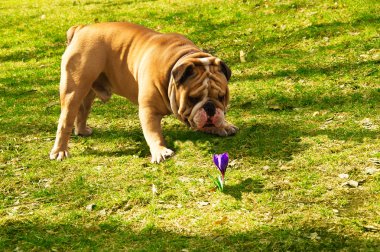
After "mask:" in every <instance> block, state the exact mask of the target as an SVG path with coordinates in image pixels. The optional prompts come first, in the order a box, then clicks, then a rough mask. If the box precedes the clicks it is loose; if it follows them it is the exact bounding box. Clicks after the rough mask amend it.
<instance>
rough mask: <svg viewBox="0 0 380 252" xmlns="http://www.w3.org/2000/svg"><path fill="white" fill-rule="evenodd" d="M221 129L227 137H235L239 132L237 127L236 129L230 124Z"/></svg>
mask: <svg viewBox="0 0 380 252" xmlns="http://www.w3.org/2000/svg"><path fill="white" fill-rule="evenodd" d="M223 128H224V130H225V132H226V134H227V136H231V135H235V134H236V133H237V132H238V131H239V128H238V127H236V126H235V125H233V124H230V123H226V124H225V125H224V126H223Z"/></svg>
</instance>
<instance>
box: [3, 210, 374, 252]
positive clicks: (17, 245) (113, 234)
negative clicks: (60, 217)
mask: <svg viewBox="0 0 380 252" xmlns="http://www.w3.org/2000/svg"><path fill="white" fill-rule="evenodd" d="M83 218H85V219H88V220H87V221H86V222H87V225H85V226H82V225H75V226H74V225H72V224H67V223H49V222H48V221H43V222H42V221H40V220H32V221H14V220H8V221H5V222H3V223H2V224H0V238H1V239H0V246H1V247H2V248H4V249H5V250H20V249H21V250H53V251H56V250H58V251H68V250H85V251H86V250H91V251H94V250H95V251H103V250H106V251H108V250H111V251H181V250H184V249H186V250H190V251H206V250H207V251H337V250H344V251H351V250H353V249H354V250H360V251H376V250H377V249H379V248H380V244H379V241H378V240H376V239H370V238H369V239H358V238H357V237H355V235H354V234H346V233H338V232H334V229H332V228H331V227H330V226H329V224H328V223H326V224H324V225H325V226H321V227H318V226H316V225H315V223H310V224H309V225H307V224H305V225H304V226H303V227H300V228H279V227H273V226H267V225H263V226H261V227H256V228H251V229H250V231H248V232H243V233H231V231H229V228H228V226H229V223H228V222H227V223H225V224H223V225H221V226H220V228H216V229H217V230H215V232H214V234H212V233H213V232H209V234H203V235H184V234H181V233H175V232H170V231H164V230H162V229H159V228H157V227H155V226H154V225H150V226H147V227H146V228H145V229H143V230H142V231H137V232H136V231H135V230H134V229H133V228H132V227H129V225H128V224H126V223H123V222H121V221H119V220H117V219H115V218H111V217H109V221H103V222H100V224H99V225H96V224H95V225H94V224H91V219H90V218H86V217H83ZM83 220H84V219H83ZM322 225H323V224H322ZM313 234H314V235H313Z"/></svg>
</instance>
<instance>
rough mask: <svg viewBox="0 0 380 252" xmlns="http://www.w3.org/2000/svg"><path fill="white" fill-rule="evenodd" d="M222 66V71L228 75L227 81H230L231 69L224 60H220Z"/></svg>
mask: <svg viewBox="0 0 380 252" xmlns="http://www.w3.org/2000/svg"><path fill="white" fill-rule="evenodd" d="M220 68H221V70H222V72H223V73H224V75H225V76H226V79H227V81H229V80H230V78H231V74H232V73H231V69H230V68H229V67H228V66H227V65H226V63H224V62H223V61H221V62H220Z"/></svg>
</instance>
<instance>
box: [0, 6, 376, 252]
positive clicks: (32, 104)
mask: <svg viewBox="0 0 380 252" xmlns="http://www.w3.org/2000/svg"><path fill="white" fill-rule="evenodd" d="M0 17H1V18H0V111H1V112H0V250H1V251H4V250H5V251H71V250H78V251H82V250H84V251H184V252H186V251H380V134H379V133H380V78H379V77H380V74H379V72H380V65H379V62H380V2H379V1H377V0H361V1H360V0H347V1H327V0H326V1H322V0H319V1H306V0H304V1H301V0H284V1H280V0H279V1H269V0H268V1H265V0H262V1H258V0H257V1H256V0H254V1H249V0H240V1H237V0H230V1H219V0H213V1H198V0H196V1H185V0H178V1H176V0H159V1H133V0H132V1H121V0H118V1H110V0H108V1H107V0H104V1H102V0H92V1H90V0H80V1H79V0H70V1H68V0H50V1H48V0H35V1H32V0H31V1H27V0H18V1H16V0H5V1H1V2H0ZM103 21H131V22H135V23H139V24H143V25H145V26H147V27H150V28H153V29H155V30H159V31H161V32H178V33H182V34H185V35H186V36H187V37H189V38H190V39H191V40H193V41H194V42H195V43H196V44H197V45H198V46H199V47H200V48H203V49H204V50H207V51H209V52H212V53H213V54H214V55H217V56H218V57H220V58H222V59H223V60H224V61H225V62H226V63H227V64H228V65H229V66H230V68H231V69H232V72H233V77H232V79H231V82H230V90H231V104H230V107H229V111H228V114H227V118H228V119H229V120H230V121H231V122H232V123H234V124H235V125H237V126H238V127H239V128H240V131H239V133H238V134H237V135H236V136H233V137H227V138H221V137H215V136H211V135H205V134H203V133H199V132H193V131H191V130H190V129H188V128H186V126H184V125H182V124H181V123H180V122H179V121H178V120H176V119H175V118H174V117H173V116H170V117H167V118H165V120H164V124H163V127H164V134H165V139H166V140H167V142H168V146H169V147H170V148H172V149H174V150H175V152H176V155H175V156H174V157H172V158H171V159H170V160H168V161H166V162H164V163H162V164H159V165H157V164H150V162H149V161H150V158H149V155H150V154H149V148H148V147H147V145H146V142H145V140H144V137H143V135H142V131H141V128H140V125H139V121H138V111H137V108H136V107H135V106H134V105H132V104H131V103H129V102H128V101H126V100H125V99H123V98H120V97H117V96H114V97H113V98H112V99H111V101H110V102H109V103H107V104H102V103H101V102H100V101H96V102H95V104H94V107H93V112H92V113H91V115H90V119H89V124H90V125H91V126H92V127H93V129H94V135H93V136H91V137H88V138H80V137H73V138H72V139H71V142H70V147H71V149H70V150H71V158H70V159H67V160H65V161H63V162H56V161H50V160H49V155H48V154H49V151H50V149H51V147H52V146H53V143H54V137H55V131H56V125H57V120H58V117H59V112H60V106H59V93H58V84H59V73H60V57H61V55H62V53H63V51H64V49H65V36H66V30H67V29H68V28H69V27H70V26H72V25H76V24H89V23H93V22H103ZM241 54H242V55H244V56H240V55H241ZM243 61H245V62H243ZM222 152H228V153H229V156H230V161H231V164H230V166H229V167H228V170H227V173H226V187H225V190H224V192H219V191H215V188H214V187H213V184H212V182H211V181H210V179H209V177H208V174H209V173H210V174H212V175H216V174H217V170H216V168H215V166H214V164H213V162H212V154H214V153H222ZM342 174H345V175H342ZM349 180H353V181H357V182H358V183H359V185H358V186H357V187H350V186H348V185H346V182H348V181H349ZM154 188H156V189H157V192H155V190H152V189H154Z"/></svg>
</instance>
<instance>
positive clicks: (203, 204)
mask: <svg viewBox="0 0 380 252" xmlns="http://www.w3.org/2000/svg"><path fill="white" fill-rule="evenodd" d="M197 203H198V206H201V207H204V206H208V205H210V202H207V201H199V202H197Z"/></svg>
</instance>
